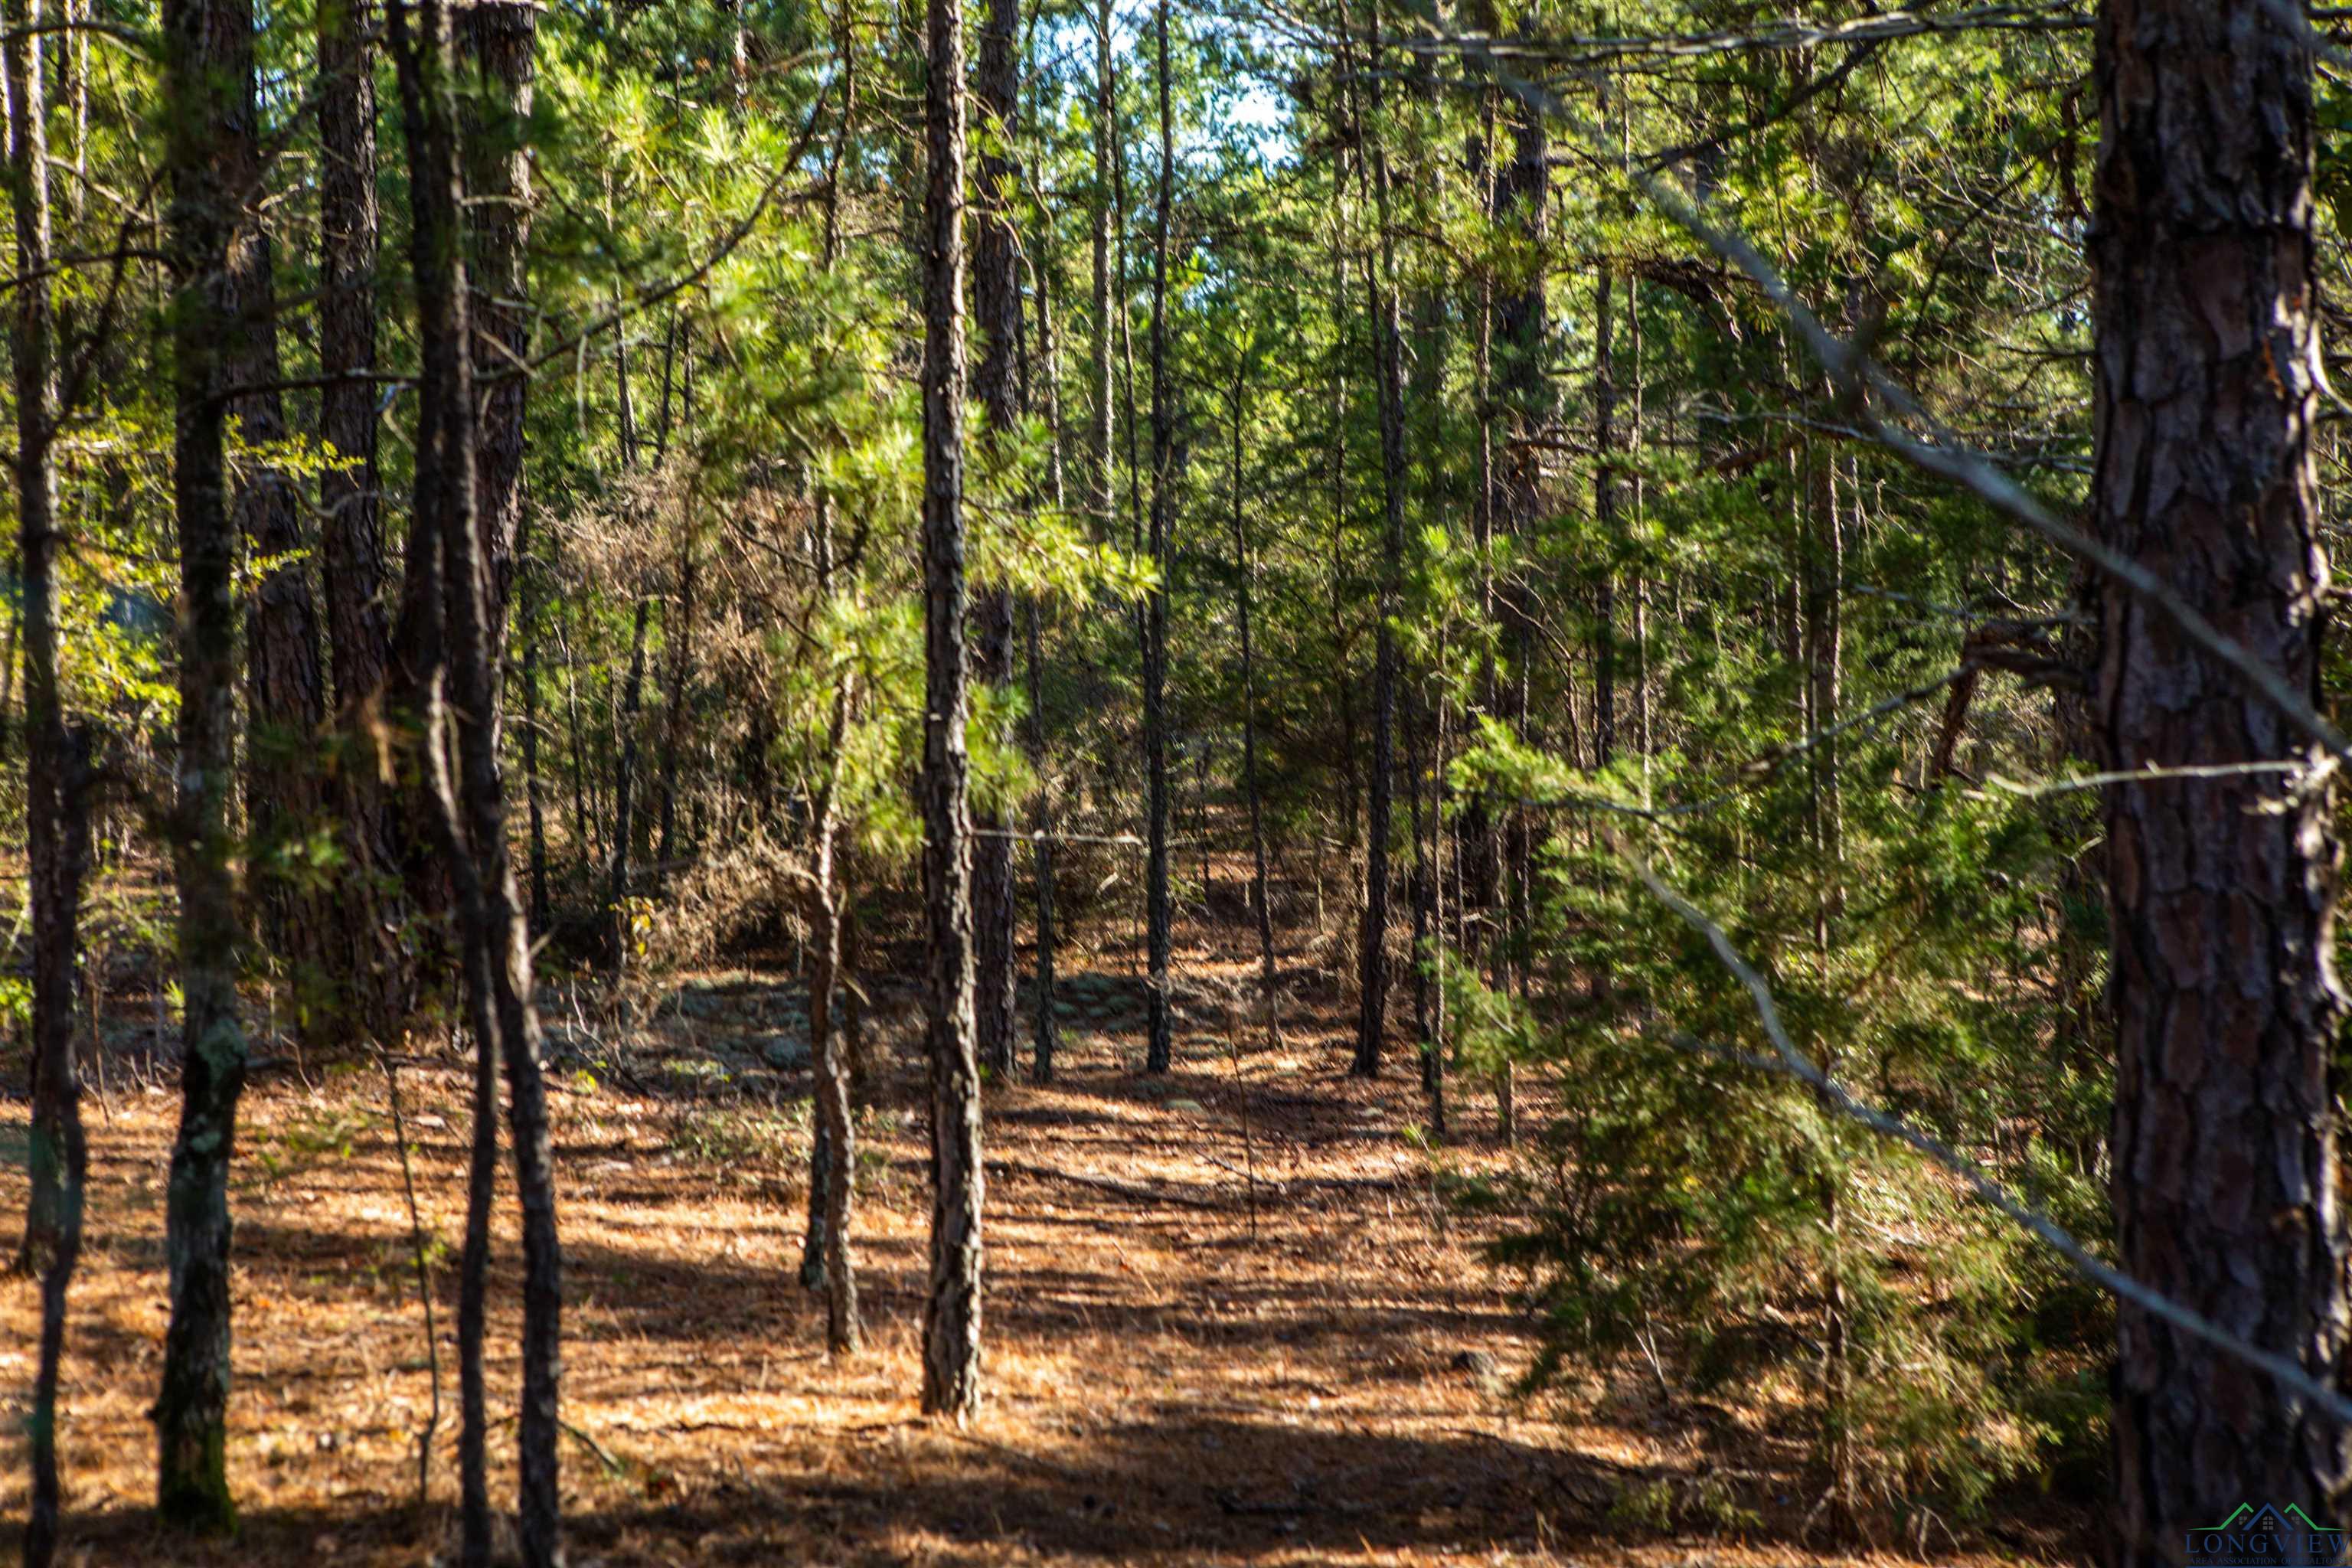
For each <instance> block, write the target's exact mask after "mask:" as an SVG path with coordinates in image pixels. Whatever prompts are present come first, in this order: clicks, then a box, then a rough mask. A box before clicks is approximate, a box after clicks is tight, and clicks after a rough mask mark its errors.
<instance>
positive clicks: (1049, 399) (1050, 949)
mask: <svg viewBox="0 0 2352 1568" xmlns="http://www.w3.org/2000/svg"><path fill="white" fill-rule="evenodd" d="M1033 75H1034V73H1033ZM1040 243H1041V245H1042V244H1047V243H1050V234H1049V235H1047V236H1043V237H1040ZM1037 353H1038V355H1039V357H1040V359H1041V360H1042V362H1043V364H1044V369H1045V417H1046V428H1047V430H1048V431H1049V432H1050V440H1051V444H1050V445H1049V446H1048V447H1046V449H1045V487H1046V491H1047V495H1048V499H1049V500H1051V501H1052V503H1053V506H1054V510H1055V511H1060V510H1063V509H1064V508H1065V507H1066V505H1067V504H1068V497H1067V495H1066V493H1065V490H1064V487H1063V480H1062V376H1061V356H1060V351H1059V349H1058V347H1057V345H1056V343H1055V337H1054V268H1053V258H1052V257H1051V256H1050V255H1047V256H1041V257H1040V258H1039V265H1038V268H1037ZM1026 364H1027V362H1026V361H1025V359H1024V371H1023V380H1024V384H1025V382H1026V380H1027V369H1026ZM1023 401H1024V402H1026V401H1028V397H1027V395H1026V389H1025V385H1024V397H1023ZM1024 608H1025V611H1026V614H1025V615H1024V617H1023V622H1024V625H1023V630H1024V632H1025V633H1026V637H1025V641H1026V644H1027V647H1025V648H1024V654H1025V655H1026V658H1025V659H1024V665H1025V667H1026V670H1027V675H1028V683H1029V723H1028V731H1029V732H1028V737H1027V739H1028V742H1029V759H1030V763H1031V764H1032V765H1033V766H1034V767H1035V768H1036V770H1037V777H1038V783H1037V798H1036V801H1035V804H1034V805H1033V806H1032V808H1031V810H1030V815H1029V827H1030V832H1031V834H1032V836H1033V837H1032V838H1031V841H1030V843H1031V861H1030V875H1031V878H1032V880H1033V881H1034V886H1035V889H1036V906H1037V947H1036V965H1037V967H1036V980H1035V983H1034V990H1035V995H1034V998H1033V1000H1034V1004H1035V1010H1034V1018H1033V1023H1032V1029H1031V1042H1032V1045H1033V1047H1034V1054H1033V1056H1032V1058H1031V1076H1032V1077H1034V1079H1036V1081H1037V1082H1039V1083H1051V1082H1052V1081H1053V1079H1054V1050H1055V1046H1056V1044H1057V1043H1058V1040H1057V1036H1058V1033H1059V1028H1058V1020H1057V1019H1056V1017H1055V1012H1054V1000H1055V996H1054V993H1055V983H1054V964H1055V957H1056V953H1055V942H1056V940H1057V938H1056V935H1055V925H1054V837H1053V834H1054V803H1053V795H1052V785H1051V784H1050V783H1049V782H1047V778H1046V769H1045V668H1044V652H1043V644H1044V637H1043V635H1042V627H1041V623H1042V622H1043V620H1044V618H1045V610H1044V608H1043V607H1042V606H1041V605H1039V604H1038V602H1037V600H1036V599H1035V598H1034V596H1033V597H1032V598H1031V599H1030V600H1029V602H1028V604H1027V605H1025V606H1024Z"/></svg>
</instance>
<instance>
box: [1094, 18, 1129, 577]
mask: <svg viewBox="0 0 2352 1568" xmlns="http://www.w3.org/2000/svg"><path fill="white" fill-rule="evenodd" d="M1094 26H1095V102H1094V113H1095V127H1094V131H1095V149H1094V151H1095V190H1094V203H1095V210H1094V235H1093V251H1094V292H1093V295H1092V297H1091V301H1090V302H1091V304H1092V307H1093V316H1092V318H1091V319H1092V321H1093V324H1094V341H1093V342H1092V343H1091V344H1090V345H1089V346H1090V347H1091V348H1092V350H1093V357H1092V360H1091V361H1090V363H1089V364H1088V366H1087V370H1088V376H1089V380H1090V383H1091V385H1092V387H1093V400H1092V405H1091V406H1090V407H1089V408H1088V409H1087V419H1088V424H1087V459H1088V461H1089V464H1090V467H1089V468H1088V469H1087V505H1088V506H1089V507H1090V508H1091V509H1092V510H1093V511H1094V514H1095V515H1094V522H1095V527H1096V529H1097V537H1098V538H1103V539H1108V538H1110V537H1112V536H1113V533H1114V532H1115V530H1114V528H1113V523H1112V518H1113V512H1114V510H1115V509H1116V507H1117V506H1118V500H1117V499H1116V497H1115V496H1114V494H1113V491H1112V489H1111V460H1112V459H1111V452H1112V446H1111V441H1112V437H1111V421H1112V408H1111V375H1110V371H1111V359H1112V356H1113V354H1114V353H1115V350H1114V348H1113V346H1112V345H1113V344H1114V343H1115V342H1117V341H1118V333H1117V331H1116V330H1115V329H1114V328H1113V326H1112V323H1111V216H1112V209H1113V205H1114V204H1113V184H1114V171H1113V168H1112V154H1113V153H1114V151H1115V150H1116V147H1117V143H1118V78H1117V77H1116V75H1115V74H1114V72H1115V67H1114V66H1113V65H1112V62H1111V51H1110V26H1111V18H1110V0H1097V5H1096V8H1095V17H1094ZM1119 309H1120V310H1122V312H1123V311H1124V310H1125V309H1126V305H1125V302H1124V300H1122V301H1121V303H1120V305H1119Z"/></svg>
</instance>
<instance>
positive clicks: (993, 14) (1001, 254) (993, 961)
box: [971, 0, 1021, 1075]
mask: <svg viewBox="0 0 2352 1568" xmlns="http://www.w3.org/2000/svg"><path fill="white" fill-rule="evenodd" d="M1020 27H1021V3H1020V0H989V4H988V19H987V22H986V24H985V25H984V26H982V29H981V34H980V57H979V59H978V61H977V62H976V64H977V67H978V68H977V69H976V70H975V71H974V73H973V78H972V98H973V100H974V105H975V107H976V108H977V109H978V110H979V113H980V116H981V119H982V148H983V151H982V154H981V157H980V160H979V163H980V168H979V172H978V173H979V180H978V188H977V189H976V191H975V192H974V193H973V208H974V211H973V221H972V231H973V232H972V241H971V301H972V315H973V318H974V322H973V324H974V327H975V329H976V331H977V333H978V336H979V338H980V363H979V364H978V366H977V367H976V368H975V372H974V374H973V376H972V394H973V396H974V397H975V398H977V399H978V401H979V403H980V406H981V411H982V415H983V416H984V418H985V420H986V423H985V425H984V426H983V434H982V438H983V439H984V440H985V441H987V442H988V443H989V444H990V445H991V446H992V447H993V446H996V445H998V444H1002V443H1006V442H1009V441H1011V440H1012V439H1013V433H1014V431H1015V430H1016V428H1017V427H1018V426H1019V423H1020V419H1021V395H1020V382H1019V378H1018V375H1017V366H1018V361H1019V357H1020V353H1021V281H1020V271H1019V265H1020V258H1019V255H1018V249H1019V238H1018V237H1017V236H1016V235H1015V233H1014V232H1013V203H1014V201H1015V199H1016V198H1017V196H1018V195H1019V191H1018V188H1017V185H1018V182H1019V179H1020V167H1019V165H1018V164H1017V163H1015V162H1014V161H1013V145H1014V142H1015V138H1016V137H1017V135H1018V133H1019V131H1020V102H1021V72H1020V64H1019V61H1020V56H1019V54H1018V52H1017V50H1016V48H1015V44H1016V42H1017V35H1018V34H1019V31H1020ZM1007 499H1008V500H1009V499H1010V498H1007ZM972 676H973V679H977V680H983V681H987V682H988V683H990V684H991V685H995V686H1002V685H1003V684H1005V683H1006V682H1008V681H1010V680H1011V679H1013V599H1012V595H1010V594H1008V593H1007V592H1006V591H1005V590H1004V589H1003V587H992V588H989V589H987V590H986V591H984V592H983V593H982V594H981V595H979V596H978V599H977V602H976V603H975V604H974V605H973V607H972ZM972 826H973V827H974V829H975V832H974V835H973V839H972V846H971V901H972V959H973V963H974V964H975V965H976V968H975V971H974V975H973V1006H974V1009H975V1016H976V1017H977V1020H978V1026H979V1029H980V1037H979V1050H980V1060H981V1065H982V1066H983V1067H985V1068H988V1069H989V1071H991V1072H992V1073H996V1074H999V1075H1002V1074H1004V1073H1009V1072H1011V1071H1012V1070H1013V1032H1014V1029H1015V1027H1016V1025H1015V1023H1014V1020H1013V998H1014V984H1013V956H1014V954H1013V839H1012V837H1011V829H1012V826H1013V820H1012V818H1011V817H1010V816H1007V815H1006V814H1005V813H1004V812H1003V810H1001V809H1000V808H999V807H997V806H996V805H986V806H984V807H982V808H979V809H977V810H975V811H974V813H973V823H972Z"/></svg>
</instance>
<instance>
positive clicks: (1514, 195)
mask: <svg viewBox="0 0 2352 1568" xmlns="http://www.w3.org/2000/svg"><path fill="white" fill-rule="evenodd" d="M1503 102H1504V105H1505V107H1506V109H1507V110H1508V113H1509V118H1510V125H1509V129H1510V143H1511V155H1510V157H1509V159H1508V160H1507V162H1506V163H1503V165H1502V166H1501V167H1500V168H1499V169H1498V170H1497V171H1496V178H1495V200H1494V212H1495V216H1496V220H1497V222H1498V223H1502V224H1507V225H1508V226H1510V227H1511V228H1513V229H1514V230H1516V231H1517V234H1518V235H1519V236H1520V237H1523V238H1524V240H1525V241H1526V245H1525V247H1524V254H1525V255H1527V256H1528V257H1533V258H1540V257H1542V256H1543V255H1544V254H1545V246H1546V242H1547V237H1548V230H1549V223H1548V221H1547V216H1546V212H1545V207H1546V203H1547V198H1548V196H1549V147H1548V145H1547V139H1546V137H1545V134H1544V120H1543V116H1542V114H1541V113H1540V112H1539V111H1538V110H1537V109H1536V108H1535V106H1533V105H1532V104H1530V103H1528V101H1527V100H1525V99H1523V98H1522V97H1520V96H1519V95H1518V94H1517V93H1507V94H1505V95H1504V98H1503ZM1548 314H1549V301H1548V300H1547V298H1546V295H1545V289H1544V269H1543V267H1542V265H1541V264H1540V263H1539V262H1538V263H1536V264H1533V265H1525V266H1524V268H1523V269H1522V270H1520V271H1518V272H1517V274H1516V275H1514V276H1512V277H1510V278H1508V279H1505V280H1503V281H1502V282H1501V283H1500V284H1499V285H1498V289H1497V296H1496V304H1495V322H1494V328H1495V342H1494V345H1493V353H1494V357H1495V359H1496V362H1497V363H1496V371H1495V384H1496V403H1497V404H1498V405H1499V411H1500V414H1501V416H1502V418H1503V421H1504V426H1505V431H1506V434H1507V447H1506V450H1507V457H1506V458H1504V460H1503V461H1502V462H1501V463H1500V464H1498V465H1496V470H1497V471H1496V475H1495V489H1494V490H1493V493H1492V495H1491V497H1490V500H1489V503H1488V504H1489V505H1490V506H1491V507H1492V509H1493V512H1494V522H1495V529H1496V532H1498V533H1500V534H1502V535H1503V536H1504V537H1505V538H1507V539H1518V538H1522V537H1524V536H1526V535H1527V534H1528V533H1529V532H1531V531H1533V530H1534V529H1535V528H1536V527H1537V526H1538V524H1539V522H1540V521H1541V517H1542V505H1543V498H1542V493H1541V485H1542V476H1543V467H1542V458H1541V454H1540V452H1539V451H1538V448H1537V447H1536V446H1535V444H1534V437H1537V436H1538V435H1539V434H1541V432H1542V430H1543V427H1544V426H1546V425H1547V424H1548V423H1549V420H1550V412H1551V410H1550V392H1549V385H1548V384H1547V381H1546V377H1545V364H1544V342H1545V340H1546V337H1547V335H1548V333H1549V328H1548V326H1547V325H1546V317H1547V315H1548ZM1496 599H1497V608H1498V609H1499V611H1500V613H1501V618H1502V626H1503V631H1504V634H1505V637H1506V638H1507V645H1508V647H1509V649H1510V663H1509V666H1508V669H1507V679H1506V685H1505V688H1504V689H1503V690H1502V691H1501V692H1500V693H1499V696H1500V698H1501V702H1500V706H1501V707H1502V708H1503V709H1504V710H1506V711H1505V713H1504V714H1503V715H1502V716H1503V717H1505V718H1507V720H1508V721H1509V723H1510V725H1511V730H1512V732H1513V734H1514V735H1515V736H1517V739H1519V740H1520V741H1521V742H1525V741H1526V740H1527V738H1528V688H1529V678H1530V674H1531V671H1532V667H1533V663H1534V658H1535V616H1534V610H1533V606H1532V605H1531V604H1530V603H1529V600H1528V591H1527V588H1526V586H1525V584H1523V583H1522V582H1521V581H1520V580H1519V579H1518V578H1517V575H1516V574H1514V575H1513V577H1512V578H1511V580H1510V581H1509V582H1508V583H1507V585H1505V586H1504V587H1503V588H1502V589H1500V590H1499V592H1498V593H1497V595H1496ZM1497 837H1498V844H1497V850H1498V857H1499V859H1500V862H1501V864H1500V865H1499V866H1498V867H1497V868H1496V869H1497V872H1498V873H1499V877H1498V879H1499V880H1500V881H1502V883H1503V884H1504V885H1503V887H1502V889H1501V890H1500V902H1501V903H1502V904H1503V906H1504V910H1503V912H1504V913H1505V915H1506V916H1507V918H1506V919H1505V920H1504V921H1500V922H1498V924H1499V927H1500V929H1499V930H1498V931H1497V932H1496V939H1495V942H1494V943H1493V952H1494V953H1495V959H1494V964H1495V971H1496V973H1495V976H1494V979H1495V982H1496V984H1498V985H1500V986H1502V987H1503V988H1504V989H1506V990H1507V989H1508V988H1509V986H1510V984H1511V983H1512V981H1513V979H1514V977H1515V976H1516V978H1517V984H1518V988H1519V992H1520V994H1521V995H1525V994H1526V993H1527V989H1528V919H1529V898H1528V883H1529V881H1530V879H1531V874H1532V869H1533V860H1534V832H1533V829H1532V828H1531V826H1530V825H1529V823H1528V814H1527V813H1526V812H1525V811H1520V810H1514V811H1511V812H1508V813H1507V814H1506V815H1505V816H1504V819H1503V822H1502V824H1501V825H1500V832H1499V834H1498V836H1497ZM1510 1074H1511V1067H1510V1064H1509V1063H1508V1062H1506V1063H1504V1064H1503V1067H1502V1068H1501V1070H1500V1072H1499V1074H1498V1075H1497V1077H1496V1083H1495V1111H1496V1131H1498V1132H1499V1133H1500V1134H1501V1135H1502V1137H1504V1138H1505V1139H1506V1140H1508V1139H1509V1138H1510V1137H1511V1136H1512V1134H1513V1132H1514V1131H1515V1127H1514V1121H1515V1114H1514V1108H1513V1103H1512V1088H1511V1077H1510Z"/></svg>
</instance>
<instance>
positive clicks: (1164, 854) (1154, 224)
mask: <svg viewBox="0 0 2352 1568" xmlns="http://www.w3.org/2000/svg"><path fill="white" fill-rule="evenodd" d="M1151 25H1152V34H1153V38H1154V41H1155V42H1156V44H1157V46H1158V51H1157V53H1158V61H1157V64H1158V73H1157V74H1158V79H1159V93H1160V184H1159V194H1158V199H1157V201H1156V203H1155V205H1154V207H1153V210H1152V220H1151V538H1150V544H1149V547H1148V548H1149V549H1150V559H1151V562H1152V564H1153V565H1155V566H1157V567H1159V568H1160V582H1159V584H1158V585H1156V586H1155V587H1153V588H1152V589H1151V591H1150V593H1149V594H1147V595H1145V596H1144V601H1143V753H1144V767H1145V770H1146V777H1145V803H1144V811H1145V828H1144V837H1145V839H1146V841H1147V843H1148V845H1149V847H1148V849H1147V850H1146V860H1145V869H1144V878H1145V885H1144V900H1145V906H1144V908H1145V913H1144V941H1145V942H1146V945H1147V949H1148V952H1149V955H1150V969H1151V978H1150V989H1149V991H1147V993H1146V994H1145V998H1144V1006H1145V1016H1144V1024H1145V1027H1144V1049H1143V1070H1144V1071H1146V1072H1153V1073H1160V1072H1166V1071H1167V1070H1168V1068H1169V1067H1170V1065H1171V1061H1172V1060H1173V1058H1174V1055H1175V1047H1174V1040H1173V1038H1172V1032H1171V1028H1170V1017H1169V1003H1170V1000H1171V998H1170V997H1169V994H1168V962H1169V949H1170V947H1171V931H1170V926H1171V911H1170V909H1169V901H1168V699H1167V683H1168V586H1169V584H1168V573H1169V572H1170V571H1171V568H1172V564H1173V563H1172V562H1171V559H1170V555H1169V549H1168V511H1169V496H1168V487H1169V483H1170V481H1171V479H1172V478H1173V476H1172V475H1171V474H1170V473H1169V471H1168V467H1169V463H1170V461H1171V447H1173V444H1174V437H1175V411H1174V408H1173V406H1172V405H1171V402H1170V399H1169V390H1170V388H1169V368H1168V224H1169V216H1170V209H1171V207H1172V206H1173V205H1174V202H1175V192H1176V155H1175V138H1174V133H1173V130H1172V124H1171V116H1170V111H1169V79H1168V77H1169V60H1168V0H1160V3H1159V5H1158V6H1157V7H1156V8H1155V9H1154V10H1153V12H1152V24H1151Z"/></svg>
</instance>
